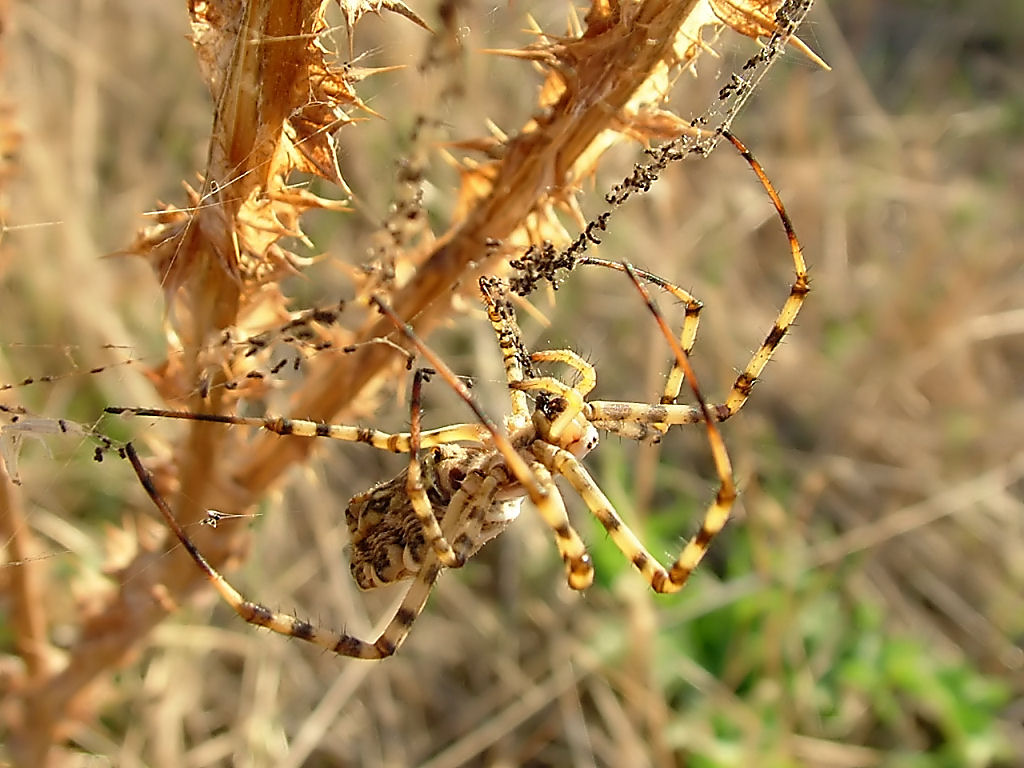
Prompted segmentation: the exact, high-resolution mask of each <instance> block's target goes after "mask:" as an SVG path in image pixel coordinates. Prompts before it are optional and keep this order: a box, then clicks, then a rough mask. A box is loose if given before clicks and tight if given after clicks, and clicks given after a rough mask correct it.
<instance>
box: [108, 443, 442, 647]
mask: <svg viewBox="0 0 1024 768" xmlns="http://www.w3.org/2000/svg"><path fill="white" fill-rule="evenodd" d="M125 454H126V456H127V458H128V460H129V461H130V462H131V465H132V468H133V469H134V470H135V474H136V475H137V476H138V478H139V482H141V483H142V487H143V488H144V489H145V490H146V493H147V494H148V495H149V497H150V499H152V501H153V503H154V504H155V505H156V507H157V509H158V510H159V511H160V514H161V516H162V517H163V518H164V521H165V522H166V523H167V525H168V526H169V527H170V529H171V530H172V531H173V532H174V535H175V536H176V537H177V539H178V541H179V542H181V545H182V546H183V547H184V548H185V550H186V551H187V552H188V553H189V555H190V556H191V557H192V560H194V561H195V563H196V565H198V566H199V568H200V570H202V572H203V573H205V574H206V578H207V579H208V580H209V581H210V583H211V584H213V586H214V589H216V590H217V592H218V593H220V596H221V597H222V598H223V599H224V602H226V603H227V604H228V605H229V606H231V608H232V610H234V612H235V613H237V614H238V615H239V616H241V617H242V618H243V619H244V620H245V621H247V622H249V623H250V624H255V625H257V626H260V627H266V628H267V629H269V630H271V631H273V632H277V633H278V634H282V635H287V636H289V637H295V638H298V639H299V640H305V641H306V642H309V643H313V644H314V645H317V646H319V647H321V648H323V649H325V650H328V651H331V652H333V653H336V654H338V655H340V656H351V657H353V658H357V659H382V658H385V657H387V656H390V655H391V654H393V653H394V652H395V651H396V650H397V649H398V646H400V645H401V644H402V641H403V640H405V637H406V635H408V634H409V628H410V627H411V626H412V623H413V621H415V620H416V617H417V616H418V615H419V614H420V612H421V611H422V610H423V606H424V605H425V604H426V602H427V597H428V596H429V595H430V590H431V589H432V588H433V585H434V582H435V581H436V580H437V576H438V574H439V573H440V571H441V565H440V564H439V563H438V562H437V557H436V556H435V555H434V553H433V552H432V551H431V552H429V553H428V555H427V557H426V559H425V560H424V562H423V564H422V566H421V568H420V570H419V572H418V573H417V574H416V580H415V581H414V582H413V584H412V586H411V587H410V588H409V591H408V592H407V593H406V596H405V598H404V599H403V600H402V604H401V605H400V606H399V608H398V610H397V611H396V612H395V615H394V616H393V617H392V619H391V621H390V622H388V625H387V626H386V627H385V628H384V631H383V632H381V634H380V636H379V637H378V638H377V639H376V640H375V641H373V642H372V643H370V642H367V641H365V640H360V639H359V638H358V637H356V636H354V635H350V634H348V633H346V632H335V631H333V630H328V629H324V628H322V627H319V626H317V625H315V624H311V623H310V622H308V621H303V620H302V619H299V618H297V617H295V616H292V615H290V614H287V613H279V612H277V611H273V610H271V609H270V608H267V607H266V606H265V605H261V604H260V603H254V602H252V601H251V600H247V599H245V597H243V596H242V594H241V593H240V592H239V591H238V590H236V589H235V588H234V587H233V586H231V584H230V583H229V582H228V580H227V579H225V578H224V576H222V575H221V573H220V572H219V571H218V570H217V569H216V568H214V567H213V566H212V565H210V563H209V562H208V561H207V560H206V558H205V557H203V554H202V553H201V552H200V551H199V549H198V548H197V547H196V545H195V544H194V543H193V542H192V540H191V539H190V538H189V536H188V534H187V533H185V530H184V528H182V527H181V524H180V523H179V522H178V521H177V519H176V518H175V517H174V514H173V513H172V512H171V509H170V507H169V506H168V505H167V501H166V500H165V499H164V498H163V496H161V495H160V492H159V491H158V490H157V488H156V485H155V484H154V483H153V477H152V475H150V473H149V470H147V469H146V468H145V466H144V465H143V464H142V461H141V459H139V456H138V454H137V453H136V452H135V447H134V446H133V445H132V444H131V443H128V444H127V445H126V446H125Z"/></svg>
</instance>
